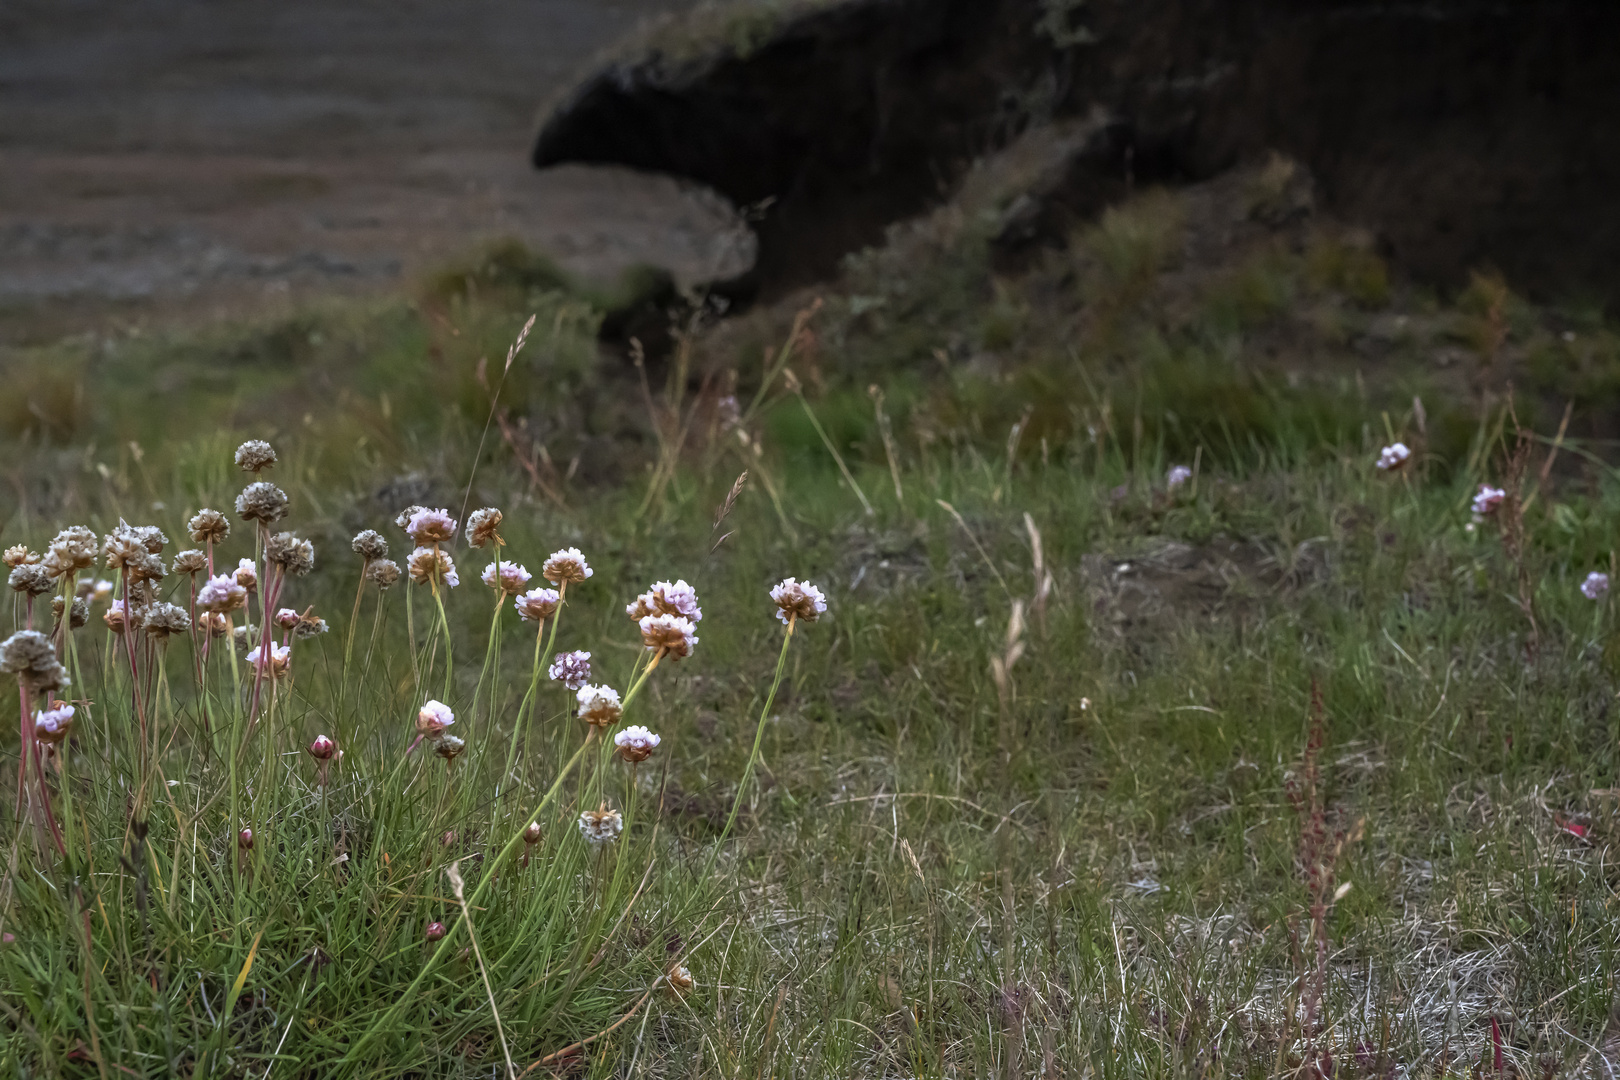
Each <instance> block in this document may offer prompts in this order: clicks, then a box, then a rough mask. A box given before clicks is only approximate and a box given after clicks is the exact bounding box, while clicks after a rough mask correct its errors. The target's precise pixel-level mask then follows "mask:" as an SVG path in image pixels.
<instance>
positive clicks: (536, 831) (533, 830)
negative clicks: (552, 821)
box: [523, 821, 544, 844]
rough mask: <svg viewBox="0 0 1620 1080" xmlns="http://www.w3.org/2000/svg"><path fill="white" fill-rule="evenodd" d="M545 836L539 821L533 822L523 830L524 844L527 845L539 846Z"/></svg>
mask: <svg viewBox="0 0 1620 1080" xmlns="http://www.w3.org/2000/svg"><path fill="white" fill-rule="evenodd" d="M543 835H544V833H543V832H542V830H541V828H540V823H539V822H538V821H531V822H529V824H528V825H526V826H524V829H523V842H524V843H525V844H538V843H539V842H540V839H541V837H542V836H543Z"/></svg>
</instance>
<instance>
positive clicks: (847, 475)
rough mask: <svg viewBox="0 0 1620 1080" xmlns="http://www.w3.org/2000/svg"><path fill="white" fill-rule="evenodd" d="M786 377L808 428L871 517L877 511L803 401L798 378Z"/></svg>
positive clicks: (819, 422) (789, 374)
mask: <svg viewBox="0 0 1620 1080" xmlns="http://www.w3.org/2000/svg"><path fill="white" fill-rule="evenodd" d="M786 376H787V387H788V389H789V390H790V391H792V393H793V396H794V397H796V398H798V399H799V404H800V405H802V406H803V407H804V415H805V416H807V417H809V418H810V426H811V427H813V428H815V429H816V434H817V435H819V436H821V445H823V446H825V447H826V448H827V453H829V454H831V455H832V459H833V461H835V462H837V463H838V471H839V473H840V474H841V475H842V476H843V478H844V482H845V483H846V484H848V485H849V488H850V490H851V491H853V492H854V493H855V497H856V498H857V499H859V500H861V508H862V509H864V510H865V511H866V516H867V517H872V516H873V515H875V514H876V513H877V511H876V510H873V509H872V503H871V501H870V500H868V499H867V497H866V492H864V491H862V490H861V485H860V484H859V483H857V482H856V480H855V474H854V473H852V472H850V471H849V466H848V465H846V464H844V455H843V454H840V453H839V452H838V447H837V446H835V445H833V441H832V436H830V435H828V434H827V429H826V428H824V427H822V426H821V421H820V420H818V419H817V418H816V411H815V410H814V409H812V408H811V407H810V402H809V401H807V400H805V396H804V388H803V387H802V386H800V385H799V380H798V378H797V377H796V376H795V375H794V374H793V372H792V371H791V370H790V371H788V372H786Z"/></svg>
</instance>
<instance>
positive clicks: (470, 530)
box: [467, 506, 502, 548]
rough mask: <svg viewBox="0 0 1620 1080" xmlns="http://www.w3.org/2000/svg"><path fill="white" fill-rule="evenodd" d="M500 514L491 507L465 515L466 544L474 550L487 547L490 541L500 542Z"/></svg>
mask: <svg viewBox="0 0 1620 1080" xmlns="http://www.w3.org/2000/svg"><path fill="white" fill-rule="evenodd" d="M501 518H502V514H501V512H500V511H499V510H497V509H495V508H494V507H493V506H486V507H484V508H483V509H482V510H474V511H473V512H472V513H471V514H468V515H467V542H468V543H469V544H471V545H472V546H473V547H475V548H481V547H487V546H488V545H489V543H490V542H491V541H494V542H495V543H496V544H499V543H500V542H501V534H500V532H499V530H500V527H501Z"/></svg>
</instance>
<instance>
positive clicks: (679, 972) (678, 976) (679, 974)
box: [664, 964, 696, 994]
mask: <svg viewBox="0 0 1620 1080" xmlns="http://www.w3.org/2000/svg"><path fill="white" fill-rule="evenodd" d="M664 981H665V982H667V983H669V988H670V989H671V990H673V991H675V993H676V994H684V993H686V992H687V991H688V990H690V989H692V987H693V986H694V985H696V984H695V983H694V982H693V981H692V973H691V971H689V970H687V968H686V967H685V966H684V965H682V964H676V965H675V966H674V967H672V968H670V969H669V971H668V972H667V973H666V974H665V975H664Z"/></svg>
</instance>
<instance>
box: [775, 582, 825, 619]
mask: <svg viewBox="0 0 1620 1080" xmlns="http://www.w3.org/2000/svg"><path fill="white" fill-rule="evenodd" d="M771 599H772V600H774V601H776V617H777V618H778V619H780V620H781V621H782V623H783V625H786V624H787V622H788V621H789V620H790V619H795V618H796V619H798V621H799V622H815V621H816V620H817V619H819V618H821V616H822V613H823V612H825V611H826V610H827V598H826V597H825V596H824V595H822V592H821V590H820V589H818V588H816V587H815V586H814V585H812V584H810V583H809V582H808V581H799V580H797V579H795V578H788V579H786V580H785V581H783V582H782V583H781V584H780V585H778V586H776V588H774V589H772V590H771Z"/></svg>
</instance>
